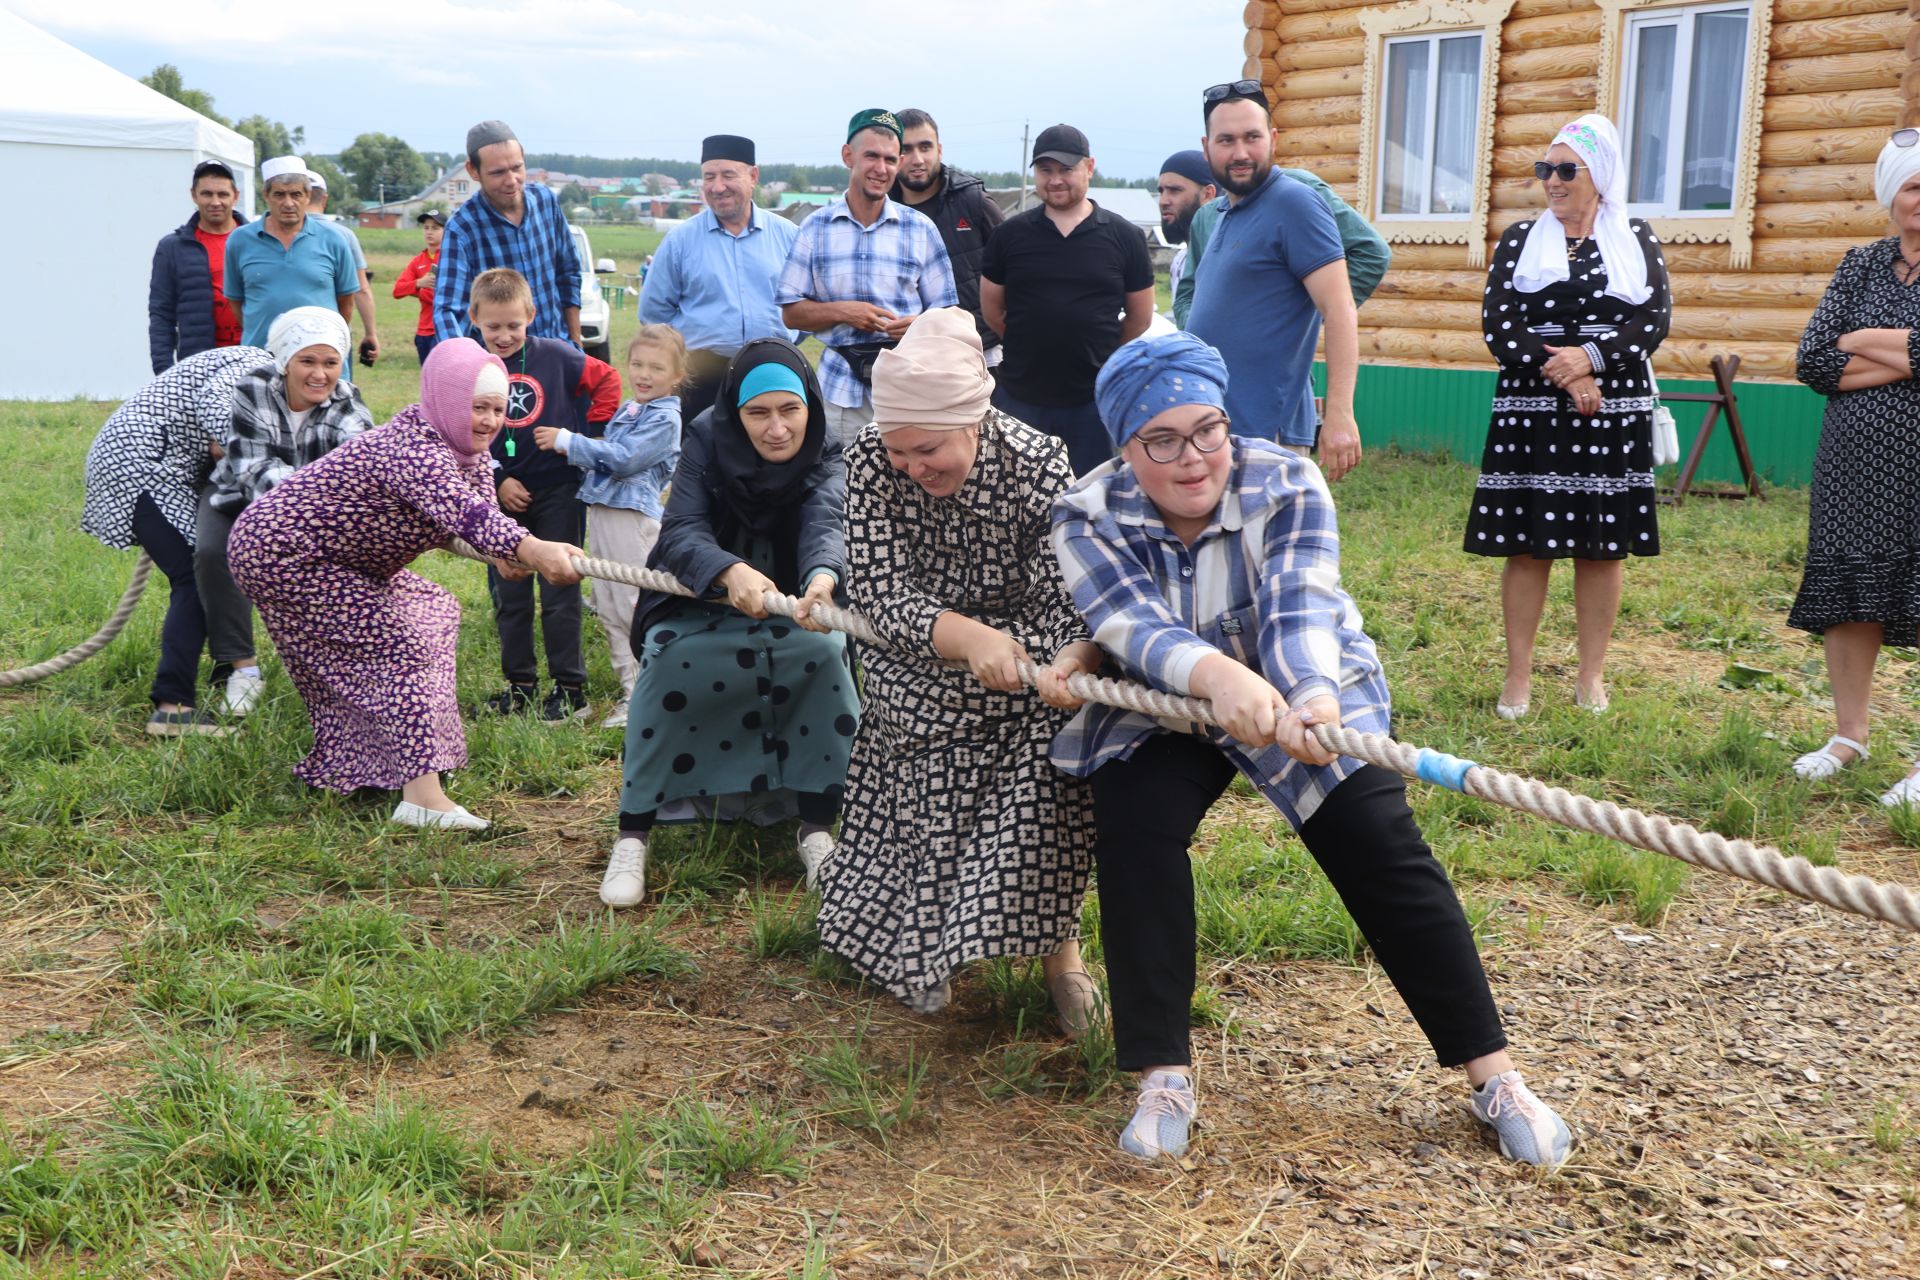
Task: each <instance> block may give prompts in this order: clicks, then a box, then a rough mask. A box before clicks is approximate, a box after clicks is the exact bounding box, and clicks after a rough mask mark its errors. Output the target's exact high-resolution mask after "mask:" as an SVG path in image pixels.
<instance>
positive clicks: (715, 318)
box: [640, 133, 799, 422]
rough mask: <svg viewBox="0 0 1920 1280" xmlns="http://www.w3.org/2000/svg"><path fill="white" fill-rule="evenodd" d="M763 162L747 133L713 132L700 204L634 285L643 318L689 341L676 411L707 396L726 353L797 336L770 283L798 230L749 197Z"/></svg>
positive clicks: (698, 405) (704, 402)
mask: <svg viewBox="0 0 1920 1280" xmlns="http://www.w3.org/2000/svg"><path fill="white" fill-rule="evenodd" d="M759 183H760V167H759V166H758V165H757V164H755V163H754V148H753V140H752V139H751V138H742V137H739V136H737V135H735V134H730V133H716V134H714V135H713V136H712V137H710V138H708V139H707V140H706V141H705V142H703V143H702V144H701V146H700V194H701V196H702V197H703V198H704V199H705V201H706V205H707V207H706V208H705V209H704V210H703V211H701V212H700V213H699V214H698V215H696V216H695V217H692V218H689V219H688V220H687V221H685V222H683V223H681V224H680V225H679V226H677V227H675V228H674V229H673V230H672V231H670V232H668V233H667V238H666V239H665V240H663V241H661V242H660V247H659V248H658V249H656V250H654V253H653V265H652V266H651V267H649V268H647V279H646V283H645V284H644V285H642V286H641V290H640V322H641V323H642V324H670V325H672V326H673V327H674V328H676V329H678V330H679V331H680V336H681V337H683V338H685V339H686V340H687V375H688V381H687V382H686V384H685V385H683V386H682V387H681V388H680V419H681V421H683V422H691V421H693V419H694V416H695V415H696V414H698V413H700V412H701V411H702V410H704V409H706V408H708V407H709V406H710V405H712V404H713V397H714V394H715V392H717V391H718V390H719V387H720V377H721V375H722V374H724V373H725V372H726V370H727V361H728V360H730V359H732V357H733V354H734V353H735V352H736V351H738V350H740V348H741V347H744V346H745V345H746V344H747V343H749V342H751V341H753V340H754V339H755V338H787V339H792V340H796V341H797V340H798V338H799V335H798V334H796V333H794V331H793V330H791V329H789V328H787V326H786V325H785V324H784V323H782V322H781V319H780V308H779V307H777V306H775V305H774V301H773V289H774V282H775V281H776V280H778V279H779V277H780V270H781V268H782V267H784V266H785V265H786V262H787V251H788V250H789V249H791V248H793V241H794V237H795V236H797V235H798V234H799V229H798V228H797V227H795V226H794V225H793V223H791V222H788V221H787V220H786V219H785V218H783V217H780V216H779V215H778V214H774V213H769V212H768V211H767V210H765V209H762V208H760V207H758V206H757V205H756V204H754V200H753V193H754V188H755V187H757V186H758V185H759Z"/></svg>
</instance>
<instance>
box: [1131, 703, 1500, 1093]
mask: <svg viewBox="0 0 1920 1280" xmlns="http://www.w3.org/2000/svg"><path fill="white" fill-rule="evenodd" d="M1233 774H1234V767H1233V763H1232V762H1231V761H1230V760H1228V759H1227V758H1226V757H1225V756H1224V755H1222V754H1221V753H1220V752H1219V751H1218V750H1216V749H1215V748H1214V747H1212V746H1210V745H1208V744H1207V743H1206V742H1203V741H1201V740H1200V739H1198V738H1194V737H1189V736H1188V735H1186V734H1181V733H1161V734H1156V735H1155V736H1153V737H1152V738H1149V739H1148V740H1147V741H1145V742H1143V743H1141V744H1140V746H1139V748H1138V749H1136V750H1135V751H1134V753H1133V755H1132V757H1131V758H1129V759H1126V760H1114V761H1111V762H1110V763H1108V764H1106V765H1103V766H1102V767H1101V768H1100V769H1099V770H1098V771H1096V772H1095V773H1094V775H1093V804H1094V821H1095V826H1096V830H1097V839H1096V841H1095V844H1094V847H1093V856H1094V861H1095V864H1096V867H1097V869H1098V873H1099V881H1098V884H1099V890H1100V935H1101V940H1102V943H1103V945H1104V949H1105V953H1106V959H1107V983H1108V986H1109V988H1110V991H1111V994H1112V999H1113V1035H1114V1042H1115V1046H1116V1049H1117V1051H1118V1052H1117V1059H1118V1063H1119V1066H1120V1067H1121V1069H1122V1070H1126V1071H1139V1070H1142V1069H1144V1068H1146V1067H1155V1066H1185V1065H1187V1064H1189V1063H1191V1062H1192V1060H1193V1058H1192V1049H1191V1047H1190V1044H1189V1035H1188V1027H1189V1020H1190V1017H1191V1014H1190V1006H1191V1004H1192V1002H1193V983H1194V913H1193V867H1192V864H1191V862H1190V861H1189V860H1188V856H1187V849H1188V846H1189V845H1190V844H1191V843H1192V841H1193V833H1194V832H1195V831H1196V830H1197V829H1198V828H1199V826H1200V820H1201V819H1202V818H1204V817H1206V814H1207V810H1208V808H1209V807H1210V806H1212V804H1213V802H1214V801H1215V800H1217V799H1219V797H1220V793H1221V792H1223V791H1225V790H1226V788H1227V783H1228V782H1230V781H1232V779H1233ZM1300 839H1301V841H1302V843H1304V844H1305V845H1306V846H1307V851H1308V852H1309V853H1311V854H1312V855H1313V858H1314V861H1316V862H1318V863H1319V864H1320V869H1321V870H1322V871H1324V872H1325V873H1326V875H1327V878H1328V879H1329V880H1331V881H1332V882H1333V887H1334V889H1335V891H1336V892H1338V893H1339V895H1340V900H1341V901H1342V902H1343V903H1345V904H1346V907H1347V911H1348V912H1349V913H1350V914H1351V915H1352V916H1353V919H1354V922H1355V923H1356V924H1358V925H1359V926H1360V931H1361V933H1363V934H1364V935H1366V939H1367V943H1368V945H1369V946H1371V947H1372V948H1373V953H1374V956H1375V957H1376V958H1377V959H1378V960H1379V962H1380V967H1381V968H1382V969H1384V970H1385V971H1386V974H1387V977H1388V978H1389V979H1390V980H1391V981H1392V982H1393V985H1394V989H1395V990H1397V991H1398V992H1399V993H1400V998H1401V999H1402V1000H1404V1001H1406V1003H1407V1008H1408V1009H1409V1010H1410V1011H1411V1012H1412V1013H1413V1017H1414V1020H1415V1021H1416V1022H1418V1023H1419V1024H1420V1029H1421V1030H1422V1031H1423V1032H1425V1033H1426V1036H1427V1041H1428V1043H1430V1044H1431V1045H1432V1046H1433V1051H1434V1053H1435V1054H1437V1055H1438V1056H1439V1059H1440V1063H1441V1065H1443V1066H1458V1065H1460V1064H1461V1063H1464V1062H1468V1061H1471V1060H1472V1059H1474V1058H1478V1057H1481V1056H1482V1055H1484V1054H1489V1053H1493V1052H1495V1051H1496V1050H1499V1049H1504V1048H1505V1047H1506V1044H1507V1039H1506V1036H1505V1035H1504V1034H1502V1032H1501V1030H1500V1015H1499V1013H1498V1011H1497V1010H1496V1009H1495V1008H1494V1004H1493V992H1492V991H1491V990H1489V989H1488V987H1487V978H1486V974H1485V972H1484V971H1483V970H1482V969H1481V967H1480V956H1479V953H1478V952H1477V951H1476V950H1475V949H1474V945H1473V932H1472V930H1471V929H1470V928H1469V927H1468V925H1467V917H1466V913H1465V912H1463V911H1462V910H1461V909H1460V900H1459V899H1458V898H1457V897H1455V896H1454V892H1453V885H1452V884H1451V883H1450V882H1449V881H1448V880H1447V873H1446V872H1445V871H1443V870H1442V869H1441V867H1440V863H1439V862H1438V861H1437V860H1436V859H1435V858H1434V856H1433V850H1432V849H1430V848H1428V847H1427V842H1426V841H1425V840H1424V839H1423V838H1421V835H1420V829H1419V827H1418V826H1416V825H1415V823H1414V820H1413V811H1412V810H1410V809H1408V808H1407V798H1406V786H1405V784H1404V783H1402V782H1401V780H1400V777H1399V775H1397V774H1394V773H1391V772H1389V771H1387V770H1385V769H1381V768H1378V767H1376V766H1374V765H1366V766H1364V767H1363V768H1361V769H1360V771H1359V772H1357V773H1355V774H1353V775H1352V776H1350V777H1348V778H1347V779H1346V781H1344V782H1342V783H1341V784H1340V785H1339V786H1337V787H1335V788H1334V789H1333V792H1332V794H1330V795H1329V796H1327V798H1326V799H1325V800H1324V801H1322V802H1321V804H1320V807H1319V808H1318V809H1317V810H1315V811H1314V815H1313V816H1312V817H1311V818H1309V819H1307V821H1306V823H1305V824H1304V825H1303V826H1302V827H1301V828H1300Z"/></svg>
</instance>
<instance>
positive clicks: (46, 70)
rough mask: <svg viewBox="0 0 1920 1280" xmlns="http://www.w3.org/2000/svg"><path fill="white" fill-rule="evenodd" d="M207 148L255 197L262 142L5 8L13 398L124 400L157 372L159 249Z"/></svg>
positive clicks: (247, 195)
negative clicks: (152, 277)
mask: <svg viewBox="0 0 1920 1280" xmlns="http://www.w3.org/2000/svg"><path fill="white" fill-rule="evenodd" d="M202 160H220V161H224V162H225V163H226V164H228V165H230V166H231V167H232V169H233V171H234V174H235V175H236V177H237V178H238V179H239V184H240V208H241V209H243V210H250V209H252V208H253V143H252V142H251V141H249V140H248V139H246V138H245V137H243V136H241V135H240V134H237V133H235V132H234V131H233V130H231V129H229V128H226V127H225V126H223V125H220V124H216V123H215V122H213V121H212V120H209V119H207V118H206V117H205V116H203V115H201V114H199V113H198V112H196V111H192V110H189V109H188V108H186V107H183V106H181V105H180V104H179V103H177V102H175V101H173V100H172V99H171V98H168V97H166V96H165V95H163V94H160V93H156V92H155V91H153V90H152V89H149V88H147V86H145V85H143V84H141V83H140V82H139V81H138V80H135V79H133V78H132V77H130V76H125V75H122V74H121V73H120V72H118V71H115V70H114V69H113V68H112V67H109V66H107V65H106V64H105V63H103V62H99V61H97V60H95V59H93V58H90V57H88V56H87V55H86V54H84V53H82V52H80V51H79V50H78V49H75V48H73V47H72V46H71V45H67V44H63V43H61V42H60V41H58V40H56V39H54V38H53V37H52V36H50V35H48V34H47V33H46V32H44V31H42V30H40V29H39V28H38V27H35V26H33V25H32V24H30V23H28V22H26V21H25V20H23V19H21V18H20V17H18V16H16V15H15V14H12V13H9V12H7V11H6V10H4V9H0V173H5V174H7V175H8V179H7V185H8V195H7V198H6V199H5V200H0V244H7V245H11V246H13V252H12V253H11V254H10V255H9V258H10V261H9V263H8V273H9V277H10V278H9V280H8V285H9V288H8V291H7V292H8V305H7V306H6V307H5V308H4V309H0V352H4V354H3V355H0V399H23V400H64V399H69V398H72V397H74V396H82V397H86V398H88V399H95V400H117V399H121V398H124V397H125V396H127V395H130V394H131V393H133V392H134V391H136V390H138V389H139V388H140V387H141V386H143V385H144V384H145V383H146V382H147V380H148V379H149V378H151V377H152V376H153V367H152V363H151V361H150V360H149V358H148V355H147V280H148V277H149V274H150V273H151V271H152V268H153V250H154V246H155V245H156V244H158V243H159V240H160V237H161V236H163V235H165V234H166V233H167V232H169V231H171V230H173V229H174V228H175V227H178V226H179V225H180V224H181V223H183V222H185V221H186V220H187V218H188V217H189V216H190V215H191V214H192V213H193V200H192V198H191V197H190V196H189V195H188V187H189V185H190V184H191V180H192V176H193V166H194V165H196V164H198V163H199V162H200V161H202Z"/></svg>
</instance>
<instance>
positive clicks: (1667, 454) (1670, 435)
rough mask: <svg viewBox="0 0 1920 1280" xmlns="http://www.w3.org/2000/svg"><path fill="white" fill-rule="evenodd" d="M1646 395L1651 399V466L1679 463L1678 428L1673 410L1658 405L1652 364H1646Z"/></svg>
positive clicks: (1657, 388) (1657, 393)
mask: <svg viewBox="0 0 1920 1280" xmlns="http://www.w3.org/2000/svg"><path fill="white" fill-rule="evenodd" d="M1647 394H1648V395H1650V396H1652V397H1653V465H1654V466H1656V467H1670V466H1672V465H1673V464H1674V463H1676V462H1678V461H1680V426H1679V424H1678V423H1676V422H1675V421H1674V420H1673V410H1671V409H1669V408H1667V406H1665V405H1664V404H1661V403H1660V383H1659V382H1658V380H1656V379H1655V378H1654V376H1653V362H1652V361H1651V360H1649V361H1648V362H1647Z"/></svg>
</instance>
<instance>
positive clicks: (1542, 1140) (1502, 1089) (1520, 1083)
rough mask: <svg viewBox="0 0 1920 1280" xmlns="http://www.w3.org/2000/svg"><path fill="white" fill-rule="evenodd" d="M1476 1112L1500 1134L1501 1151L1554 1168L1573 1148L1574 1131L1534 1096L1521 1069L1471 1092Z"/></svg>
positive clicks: (1521, 1160)
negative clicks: (1522, 1076) (1521, 1076)
mask: <svg viewBox="0 0 1920 1280" xmlns="http://www.w3.org/2000/svg"><path fill="white" fill-rule="evenodd" d="M1471 1097H1472V1102H1473V1114H1474V1115H1475V1116H1476V1117H1477V1118H1478V1119H1479V1120H1480V1122H1481V1123H1482V1124H1485V1125H1487V1126H1488V1127H1489V1128H1491V1129H1492V1130H1493V1131H1494V1132H1495V1133H1496V1134H1498V1135H1499V1136H1500V1154H1501V1155H1503V1156H1505V1157H1506V1158H1507V1159H1509V1160H1518V1161H1520V1162H1521V1163H1523V1164H1537V1165H1540V1166H1542V1167H1544V1168H1548V1169H1551V1168H1553V1167H1555V1166H1556V1165H1558V1164H1560V1163H1561V1162H1563V1161H1564V1160H1566V1158H1567V1153H1568V1152H1569V1151H1571V1150H1572V1149H1573V1133H1572V1132H1571V1131H1570V1130H1569V1129H1568V1128H1567V1122H1566V1121H1564V1120H1562V1119H1561V1118H1560V1117H1559V1116H1557V1115H1555V1114H1554V1112H1553V1108H1552V1107H1549V1106H1548V1105H1547V1104H1546V1103H1544V1102H1542V1101H1540V1099H1539V1098H1537V1097H1535V1096H1534V1092H1533V1090H1531V1089H1529V1088H1527V1082H1526V1081H1525V1080H1522V1079H1521V1078H1520V1073H1519V1072H1518V1071H1506V1072H1502V1073H1501V1074H1500V1075H1497V1076H1495V1077H1493V1079H1491V1080H1488V1081H1487V1082H1486V1083H1484V1084H1482V1085H1481V1086H1480V1087H1479V1088H1477V1089H1474V1090H1473V1091H1472V1094H1471Z"/></svg>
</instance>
